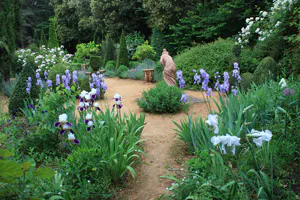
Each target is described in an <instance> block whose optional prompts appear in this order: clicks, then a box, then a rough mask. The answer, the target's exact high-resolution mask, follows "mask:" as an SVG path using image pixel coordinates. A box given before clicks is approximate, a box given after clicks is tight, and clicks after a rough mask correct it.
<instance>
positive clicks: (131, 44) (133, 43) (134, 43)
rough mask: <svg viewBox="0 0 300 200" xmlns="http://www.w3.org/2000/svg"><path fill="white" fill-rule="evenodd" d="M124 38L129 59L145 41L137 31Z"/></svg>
mask: <svg viewBox="0 0 300 200" xmlns="http://www.w3.org/2000/svg"><path fill="white" fill-rule="evenodd" d="M125 38H126V44H127V49H128V54H129V57H130V58H131V57H132V56H133V55H134V54H135V51H136V49H137V47H138V46H140V45H142V44H143V43H144V42H145V39H144V37H143V36H142V35H141V34H140V32H137V31H135V32H133V33H131V34H128V35H126V37H125Z"/></svg>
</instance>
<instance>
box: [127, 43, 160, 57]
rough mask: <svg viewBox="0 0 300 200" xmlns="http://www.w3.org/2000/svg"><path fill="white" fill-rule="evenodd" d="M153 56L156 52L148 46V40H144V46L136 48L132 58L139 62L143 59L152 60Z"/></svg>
mask: <svg viewBox="0 0 300 200" xmlns="http://www.w3.org/2000/svg"><path fill="white" fill-rule="evenodd" d="M155 56H156V52H155V51H154V49H153V47H152V46H150V45H149V44H148V40H146V41H145V43H144V44H142V45H140V46H138V47H137V49H136V52H135V54H134V55H133V57H132V58H133V59H137V60H139V61H141V60H144V59H154V58H155Z"/></svg>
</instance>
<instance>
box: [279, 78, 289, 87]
mask: <svg viewBox="0 0 300 200" xmlns="http://www.w3.org/2000/svg"><path fill="white" fill-rule="evenodd" d="M279 85H280V86H281V88H284V87H286V86H287V84H286V81H285V79H284V78H282V79H281V80H280V81H279Z"/></svg>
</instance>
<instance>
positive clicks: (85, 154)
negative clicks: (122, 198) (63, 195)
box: [65, 147, 111, 199]
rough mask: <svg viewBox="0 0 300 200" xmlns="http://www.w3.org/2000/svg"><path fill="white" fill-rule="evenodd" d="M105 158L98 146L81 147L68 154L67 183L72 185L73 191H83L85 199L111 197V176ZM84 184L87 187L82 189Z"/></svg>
mask: <svg viewBox="0 0 300 200" xmlns="http://www.w3.org/2000/svg"><path fill="white" fill-rule="evenodd" d="M103 160H104V155H103V154H102V151H101V150H99V149H98V148H87V147H80V148H78V149H76V151H73V152H72V154H70V155H69V156H68V158H67V160H66V164H65V169H66V170H65V171H66V172H67V173H68V176H66V179H65V183H66V184H67V185H72V190H73V192H72V193H74V194H75V193H77V192H76V191H78V192H81V195H80V197H81V198H83V197H84V198H85V199H89V198H91V199H107V198H108V197H111V193H110V186H111V177H110V175H109V173H108V172H107V170H106V169H105V162H103ZM84 185H86V187H87V188H86V189H85V190H84V191H82V190H83V188H84V187H83V186H84Z"/></svg>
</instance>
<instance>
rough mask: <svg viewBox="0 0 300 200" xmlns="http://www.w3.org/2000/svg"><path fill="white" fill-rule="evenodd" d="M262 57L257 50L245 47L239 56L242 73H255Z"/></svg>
mask: <svg viewBox="0 0 300 200" xmlns="http://www.w3.org/2000/svg"><path fill="white" fill-rule="evenodd" d="M259 61H260V59H259V58H258V56H257V54H256V52H255V51H253V50H252V49H249V48H243V49H242V52H241V54H240V56H239V66H240V69H241V72H242V73H245V72H250V73H253V72H254V71H255V69H256V67H257V66H258V65H259Z"/></svg>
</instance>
